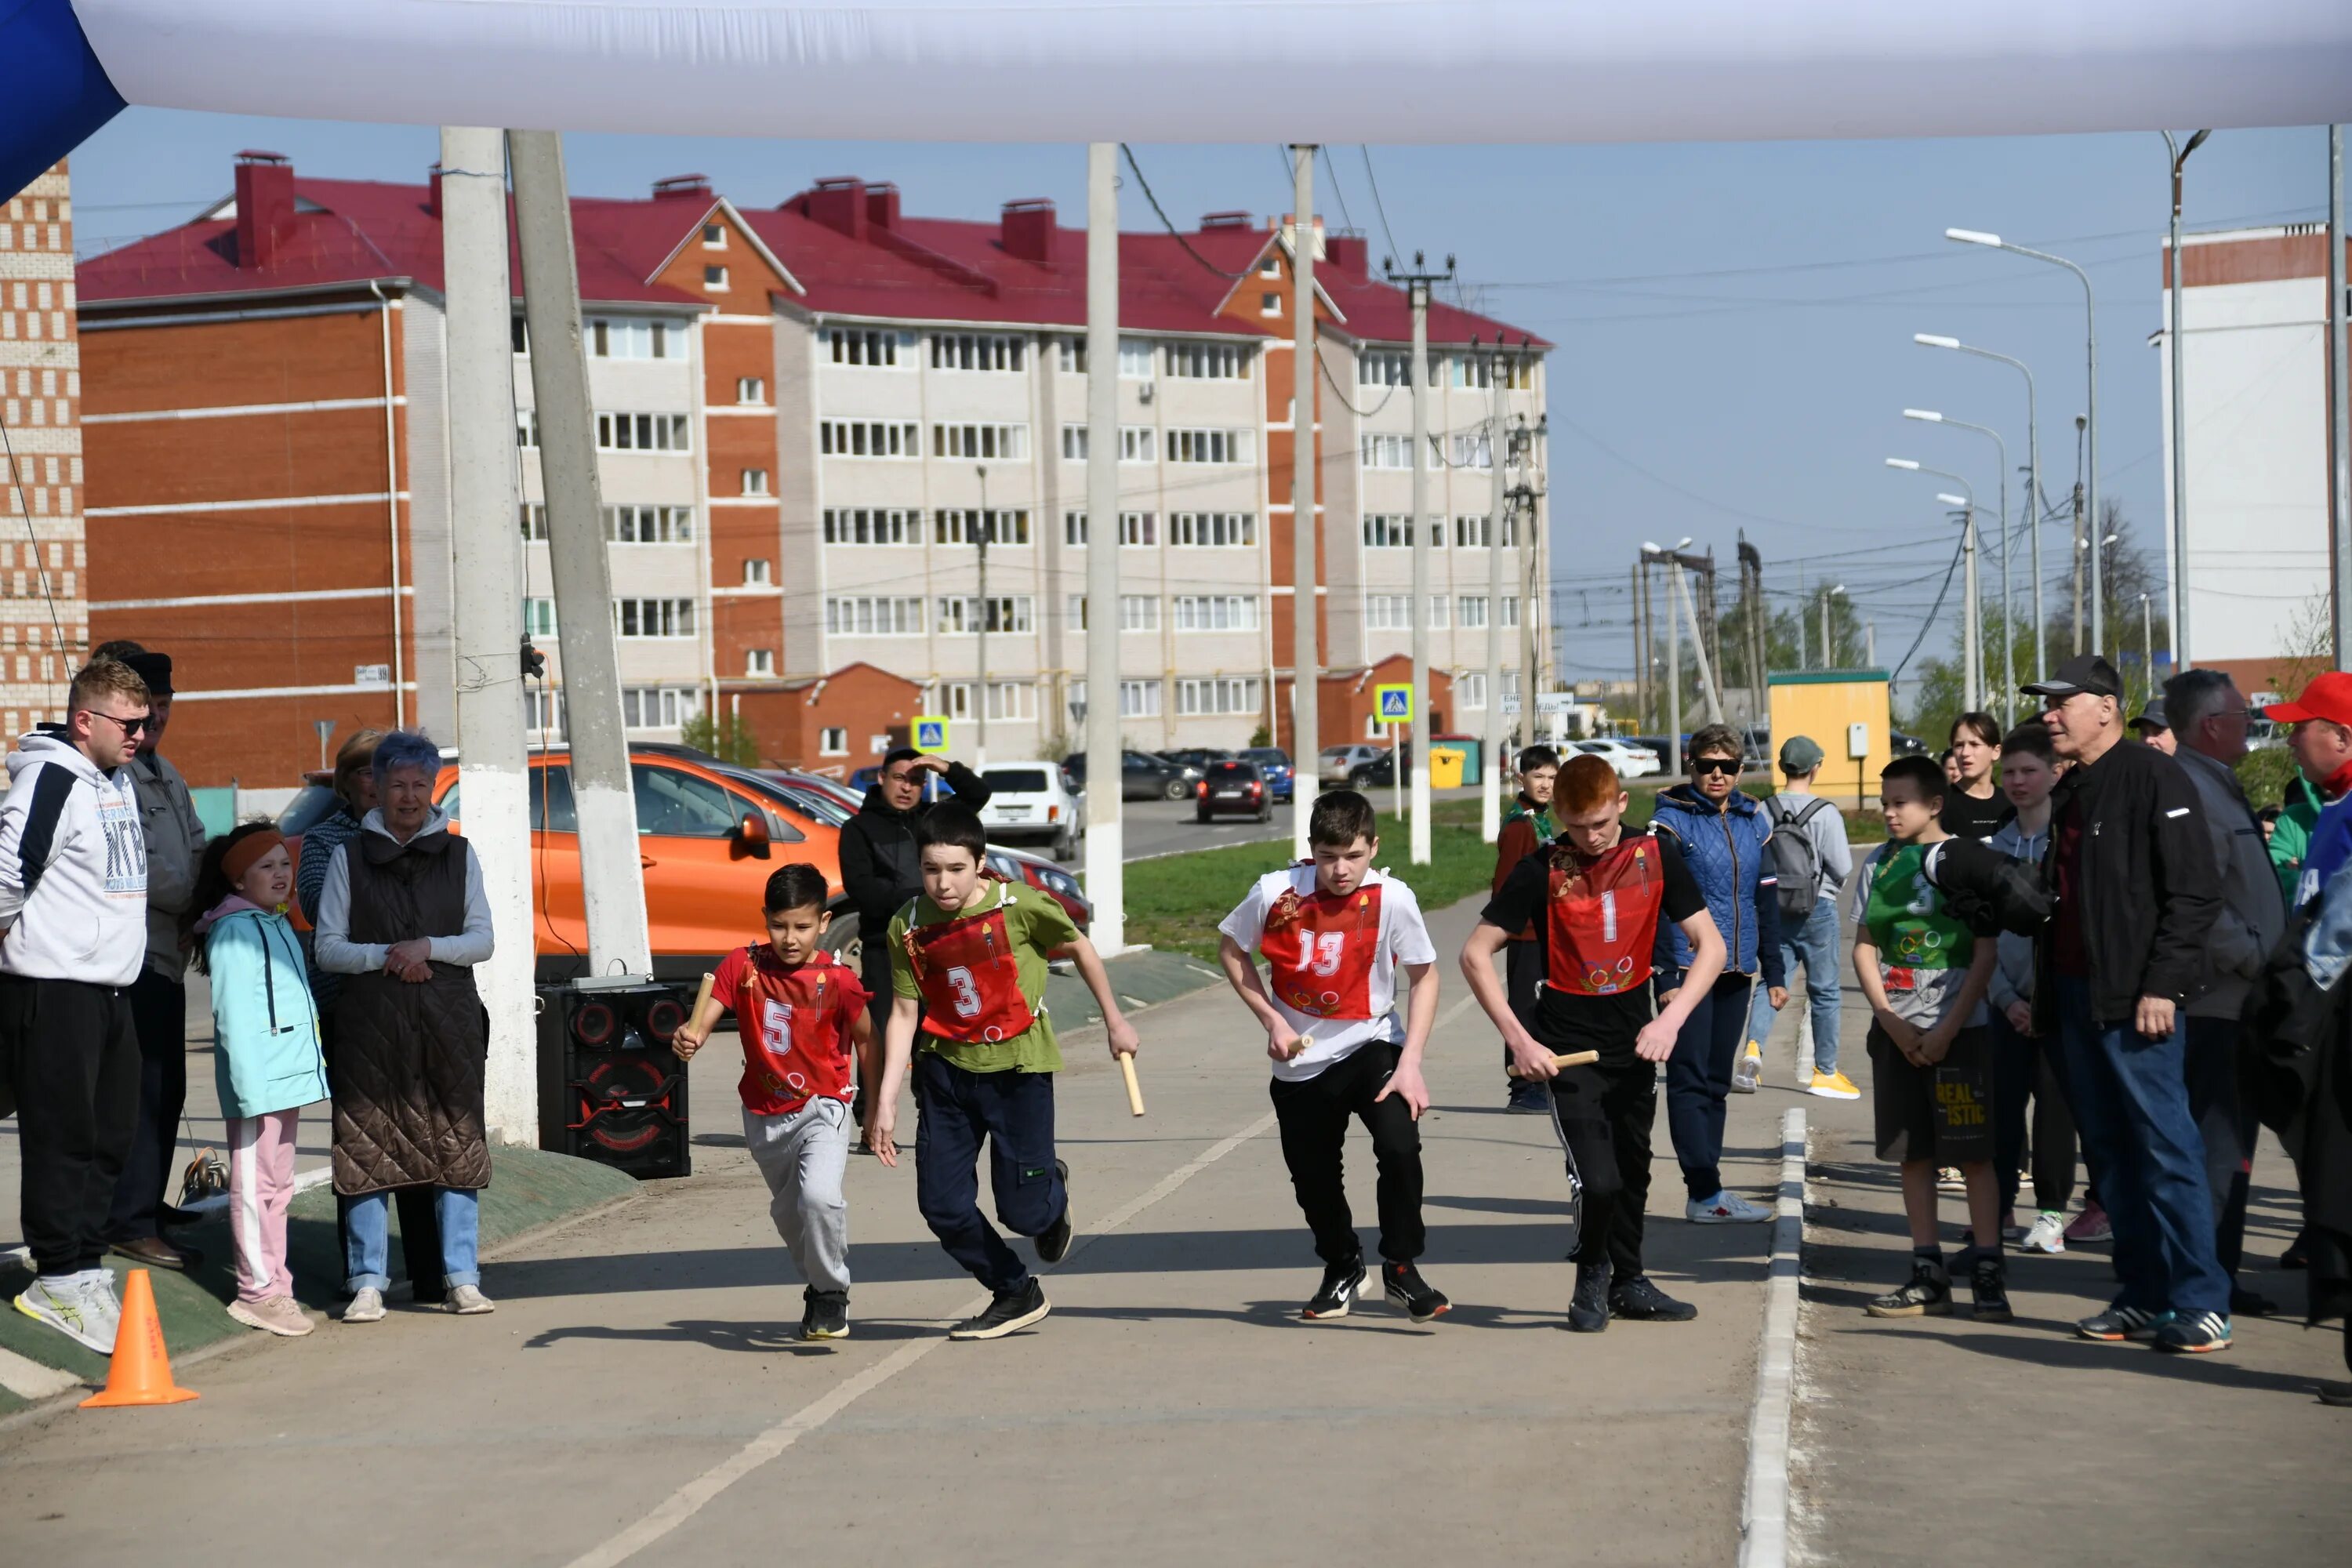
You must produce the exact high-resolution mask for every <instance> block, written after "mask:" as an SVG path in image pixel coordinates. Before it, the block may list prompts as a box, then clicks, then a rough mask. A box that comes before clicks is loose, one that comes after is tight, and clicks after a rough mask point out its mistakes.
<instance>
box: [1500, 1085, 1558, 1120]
mask: <svg viewBox="0 0 2352 1568" xmlns="http://www.w3.org/2000/svg"><path fill="white" fill-rule="evenodd" d="M1508 1109H1509V1110H1510V1112H1511V1114H1513V1115H1514V1116H1549V1115H1550V1114H1551V1086H1550V1085H1549V1084H1547V1083H1543V1082H1541V1081H1539V1080H1538V1079H1518V1080H1517V1081H1516V1082H1514V1083H1513V1084H1512V1085H1511V1100H1510V1104H1509V1106H1508Z"/></svg>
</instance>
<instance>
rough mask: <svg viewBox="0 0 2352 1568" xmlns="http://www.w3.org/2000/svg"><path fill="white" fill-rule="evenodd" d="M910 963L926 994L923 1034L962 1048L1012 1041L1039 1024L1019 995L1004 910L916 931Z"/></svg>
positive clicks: (910, 944) (909, 938) (911, 933)
mask: <svg viewBox="0 0 2352 1568" xmlns="http://www.w3.org/2000/svg"><path fill="white" fill-rule="evenodd" d="M907 958H908V962H909V963H912V965H913V966H914V971H915V985H916V988H917V989H918V990H919V991H921V992H922V994H923V1029H924V1032H925V1033H927V1034H929V1035H932V1036H935V1037H938V1038H940V1039H942V1040H952V1041H954V1042H956V1043H957V1044H959V1045H980V1044H984V1043H993V1042H995V1041H998V1040H1009V1039H1012V1038H1013V1037H1014V1036H1016V1035H1020V1034H1023V1033H1025V1032H1026V1031H1027V1030H1028V1029H1029V1028H1030V1026H1033V1025H1034V1024H1035V1023H1036V1022H1037V1015H1036V1013H1035V1012H1034V1010H1033V1009H1032V1008H1031V1007H1030V1005H1029V999H1028V998H1027V997H1026V996H1024V995H1023V994H1021V972H1020V969H1019V966H1018V965H1017V964H1015V963H1014V962H1013V942H1012V937H1011V933H1010V931H1008V929H1007V927H1006V925H1005V921H1004V910H1003V906H1001V905H1000V906H998V907H997V908H994V909H992V910H987V911H986V912H984V913H981V914H971V915H965V916H963V917H961V919H958V920H952V921H940V923H939V924H937V925H925V926H916V927H914V928H912V929H911V930H909V931H908V932H907Z"/></svg>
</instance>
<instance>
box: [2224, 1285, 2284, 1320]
mask: <svg viewBox="0 0 2352 1568" xmlns="http://www.w3.org/2000/svg"><path fill="white" fill-rule="evenodd" d="M2278 1310H2279V1304H2278V1303H2277V1302H2276V1301H2273V1300H2271V1299H2270V1298H2269V1297H2268V1296H2265V1295H2263V1293H2262V1292H2261V1291H2260V1290H2247V1289H2240V1288H2239V1287H2237V1286H2234V1285H2233V1286H2231V1288H2230V1316H2231V1317H2233V1318H2274V1317H2276V1316H2278Z"/></svg>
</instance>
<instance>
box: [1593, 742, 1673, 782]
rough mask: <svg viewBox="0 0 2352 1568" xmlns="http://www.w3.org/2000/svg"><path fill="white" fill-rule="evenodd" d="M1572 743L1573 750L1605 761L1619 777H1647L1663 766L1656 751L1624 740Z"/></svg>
mask: <svg viewBox="0 0 2352 1568" xmlns="http://www.w3.org/2000/svg"><path fill="white" fill-rule="evenodd" d="M1573 744H1574V749H1575V750H1577V751H1580V752H1585V753H1586V754H1587V755H1589V756H1595V757H1599V758H1600V759H1601V761H1603V762H1605V763H1608V764H1609V766H1610V768H1611V769H1612V771H1613V772H1614V773H1616V774H1617V776H1618V777H1619V778H1621V779H1639V778H1647V777H1649V776H1650V775H1651V774H1652V773H1656V772H1657V771H1658V770H1659V769H1660V768H1661V767H1663V766H1664V763H1661V762H1659V761H1658V753H1657V752H1653V751H1651V750H1650V749H1649V748H1648V747H1646V746H1636V745H1633V744H1631V743H1629V742H1624V741H1605V740H1604V741H1578V742H1574V743H1573Z"/></svg>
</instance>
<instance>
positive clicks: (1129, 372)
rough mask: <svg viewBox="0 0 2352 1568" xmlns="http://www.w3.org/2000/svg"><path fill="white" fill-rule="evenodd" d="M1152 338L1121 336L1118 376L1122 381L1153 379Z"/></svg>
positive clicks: (1119, 341)
mask: <svg viewBox="0 0 2352 1568" xmlns="http://www.w3.org/2000/svg"><path fill="white" fill-rule="evenodd" d="M1151 362H1152V351H1151V340H1150V339H1149V338H1121V339H1119V340H1118V378H1119V379H1120V380H1121V381H1150V379H1151Z"/></svg>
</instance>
